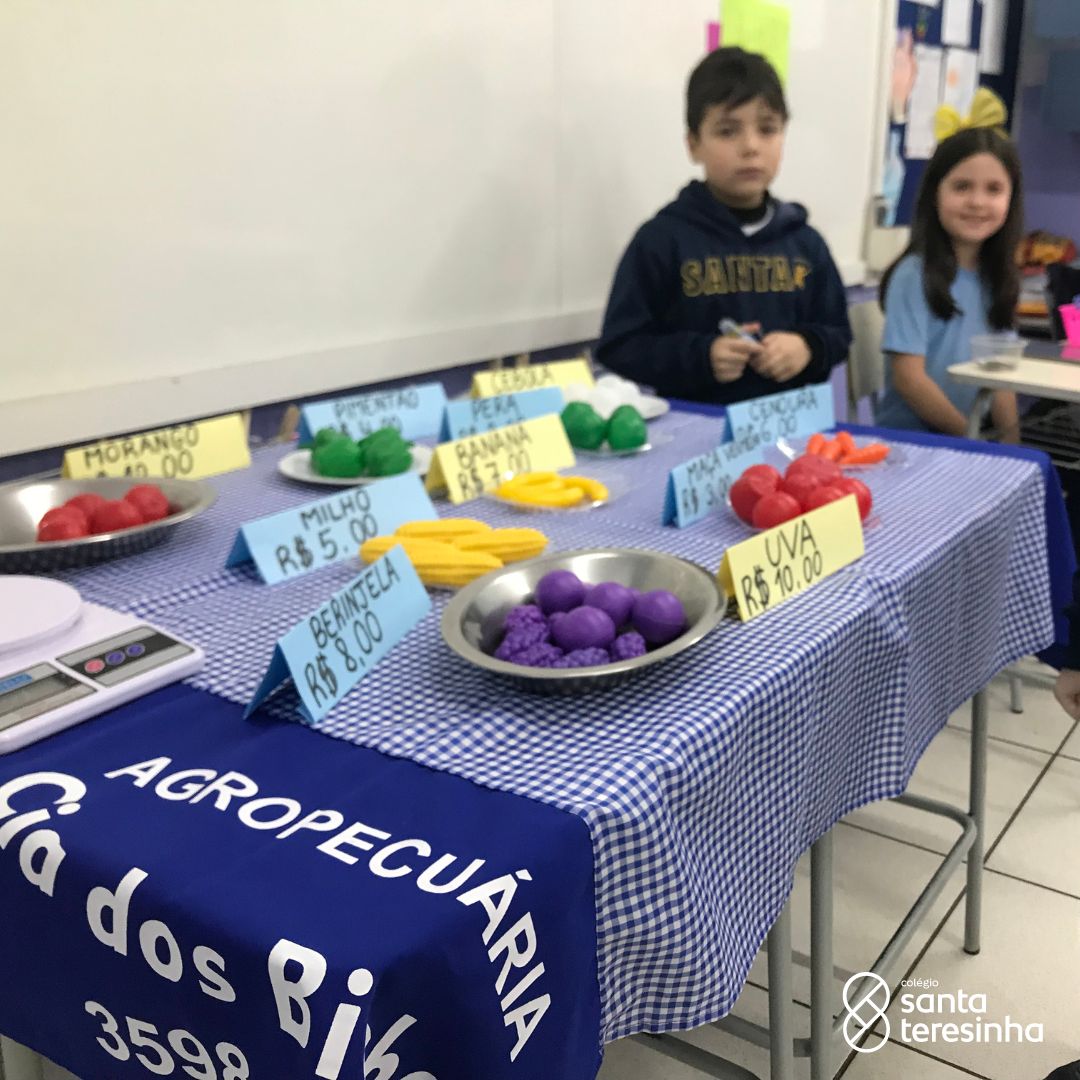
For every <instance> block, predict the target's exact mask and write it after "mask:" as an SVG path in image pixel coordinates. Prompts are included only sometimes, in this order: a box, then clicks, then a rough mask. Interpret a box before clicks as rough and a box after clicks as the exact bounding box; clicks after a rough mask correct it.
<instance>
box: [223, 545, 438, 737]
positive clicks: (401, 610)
mask: <svg viewBox="0 0 1080 1080" xmlns="http://www.w3.org/2000/svg"><path fill="white" fill-rule="evenodd" d="M430 610H431V598H430V597H429V596H428V594H427V590H426V589H425V588H424V586H423V585H421V583H420V578H419V577H417V575H416V571H415V570H414V569H413V565H412V563H411V562H409V558H408V556H407V555H406V554H405V549H404V548H401V547H394V548H391V549H390V551H388V552H387V553H386V554H385V555H384V556H383V557H382V558H381V559H379V560H377V561H376V562H373V563H372V564H371V565H370V566H366V567H364V569H363V570H361V571H360V573H359V574H358V575H357V576H356V577H355V578H353V580H352V581H350V582H349V584H348V585H346V586H345V588H343V589H339V590H338V591H337V592H336V593H334V595H333V596H331V597H330V599H329V600H328V601H327V602H326V603H325V604H323V605H322V607H320V608H318V609H317V610H316V611H313V612H312V613H311V614H310V615H309V616H308V617H307V618H305V619H301V621H300V622H298V623H297V624H296V625H295V626H294V627H293V628H292V629H291V630H289V631H288V632H287V633H286V634H285V635H284V636H283V637H281V638H279V639H278V643H277V645H276V646H275V647H274V653H273V656H272V657H271V659H270V666H269V667H268V669H267V671H266V675H265V676H264V677H263V680H262V682H261V683H260V684H259V688H258V689H257V690H256V691H255V695H254V697H252V699H251V701H250V703H249V704H248V706H247V708H246V709H245V710H244V716H250V715H251V714H252V713H253V712H254V711H255V710H256V709H257V708H258V707H259V705H261V704H262V703H263V702H264V701H265V700H266V699H267V698H268V697H269V696H270V694H271V693H273V691H274V690H275V689H277V687H278V686H280V685H281V684H282V683H283V682H284V681H285V680H286V679H289V678H291V679H292V681H293V682H294V683H295V684H296V689H297V692H298V693H299V694H300V700H301V701H302V702H303V704H302V705H301V707H300V713H301V715H302V716H303V717H304V719H305V720H307V721H308V723H311V722H313V721H315V720H318V719H320V718H321V717H323V716H325V715H326V714H327V713H328V712H329V711H330V710H331V709H332V708H333V707H334V706H335V705H336V704H337V703H338V702H339V701H340V700H341V699H342V698H343V697H344V696H345V695H346V694H347V693H348V692H349V691H350V690H351V689H352V688H353V687H354V686H355V685H356V684H357V683H358V682H359V681H360V680H361V679H362V678H363V677H364V676H365V675H366V674H367V673H368V672H369V671H371V669H372V668H373V667H374V666H375V665H376V664H377V663H378V662H379V661H380V660H381V659H382V658H383V657H384V656H385V655H386V654H387V653H388V652H389V651H390V650H391V649H392V648H393V647H394V646H395V645H396V644H397V643H398V642H399V641H400V640H401V639H402V638H403V637H404V636H405V634H407V633H408V632H409V630H411V629H412V628H413V627H414V626H415V625H416V624H417V623H418V622H419V621H420V619H422V618H423V617H424V615H426V614H427V613H428V611H430Z"/></svg>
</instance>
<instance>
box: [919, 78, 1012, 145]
mask: <svg viewBox="0 0 1080 1080" xmlns="http://www.w3.org/2000/svg"><path fill="white" fill-rule="evenodd" d="M1008 119H1009V112H1008V110H1007V109H1006V108H1005V102H1004V101H1002V100H1001V98H999V97H998V96H997V94H995V93H994V91H993V90H988V89H987V88H986V87H985V86H981V87H979V89H978V90H976V91H975V96H974V97H973V98H972V99H971V112H970V113H968V115H967V118H966V119H965V118H964V117H963V116H961V115H960V114H959V113H958V112H957V111H956V110H955V109H954V108H953V107H952V106H951V105H942V106H941V107H940V108H939V109H938V111H937V112H936V113H934V135H935V136H936V138H937V141H938V142H944V141H945V140H946V139H947V138H949V136H950V135H955V134H956V133H957V132H958V131H964V130H966V129H967V128H1003V127H1004V126H1005V122H1006V121H1007V120H1008Z"/></svg>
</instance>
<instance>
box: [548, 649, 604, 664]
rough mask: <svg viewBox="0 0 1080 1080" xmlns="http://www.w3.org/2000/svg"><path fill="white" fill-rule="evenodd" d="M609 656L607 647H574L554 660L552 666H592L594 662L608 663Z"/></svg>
mask: <svg viewBox="0 0 1080 1080" xmlns="http://www.w3.org/2000/svg"><path fill="white" fill-rule="evenodd" d="M610 663H611V656H610V655H609V653H608V651H607V649H600V648H595V647H594V648H591V649H574V650H572V651H571V652H568V653H567V654H566V655H565V656H563V657H562V658H561V659H559V660H556V661H555V663H553V664H552V665H551V666H552V667H553V668H579V667H594V666H595V665H596V664H610Z"/></svg>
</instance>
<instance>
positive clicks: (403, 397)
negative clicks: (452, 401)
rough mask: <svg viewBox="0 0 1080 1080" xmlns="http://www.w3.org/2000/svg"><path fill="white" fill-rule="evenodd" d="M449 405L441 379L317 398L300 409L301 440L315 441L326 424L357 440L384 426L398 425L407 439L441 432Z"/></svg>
mask: <svg viewBox="0 0 1080 1080" xmlns="http://www.w3.org/2000/svg"><path fill="white" fill-rule="evenodd" d="M445 408H446V391H445V390H444V389H443V385H442V383H438V382H430V383H420V384H418V385H416V386H401V387H398V388H397V389H394V390H374V391H372V392H371V393H370V394H357V395H355V396H353V397H343V398H333V399H332V400H330V401H315V402H312V403H311V404H310V405H304V406H303V407H302V408H301V409H300V442H301V443H308V442H311V440H312V439H313V438H314V436H315V432H316V431H318V430H320V428H326V427H329V428H337V429H338V430H339V431H344V432H345V434H346V435H349V436H351V437H352V438H354V439H362V438H363V437H364V436H365V435H370V434H371V433H372V432H373V431H378V429H379V428H383V427H392V428H396V429H397V430H398V431H400V432H401V434H402V436H403V437H404V438H406V439H422V438H424V437H425V436H428V435H437V434H438V433H439V425H440V424H441V423H442V416H443V410H444V409H445Z"/></svg>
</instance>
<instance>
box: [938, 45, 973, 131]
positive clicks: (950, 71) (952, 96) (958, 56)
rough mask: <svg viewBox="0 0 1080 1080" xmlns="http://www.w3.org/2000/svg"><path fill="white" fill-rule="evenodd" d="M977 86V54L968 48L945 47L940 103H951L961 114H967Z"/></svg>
mask: <svg viewBox="0 0 1080 1080" xmlns="http://www.w3.org/2000/svg"><path fill="white" fill-rule="evenodd" d="M978 87H979V54H978V53H975V52H972V51H971V50H970V49H947V50H946V51H945V78H944V81H943V83H942V87H941V103H942V104H943V105H951V106H952V107H953V108H954V109H955V110H956V111H957V112H958V113H959V114H960V115H961V116H967V115H968V113H970V112H971V101H972V99H973V98H974V97H975V91H976V90H977V89H978Z"/></svg>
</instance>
